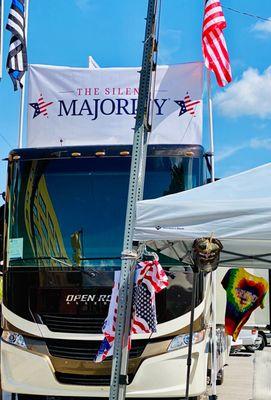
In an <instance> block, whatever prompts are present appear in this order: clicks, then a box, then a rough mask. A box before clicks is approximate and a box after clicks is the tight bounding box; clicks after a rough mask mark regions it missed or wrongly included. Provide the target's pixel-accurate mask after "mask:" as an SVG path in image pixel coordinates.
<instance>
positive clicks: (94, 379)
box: [55, 372, 133, 386]
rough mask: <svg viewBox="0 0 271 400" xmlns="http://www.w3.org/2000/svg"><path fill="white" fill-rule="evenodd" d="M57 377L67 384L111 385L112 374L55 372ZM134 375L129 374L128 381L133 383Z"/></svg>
mask: <svg viewBox="0 0 271 400" xmlns="http://www.w3.org/2000/svg"><path fill="white" fill-rule="evenodd" d="M55 376H56V379H57V380H58V381H59V382H60V383H64V384H66V385H83V386H110V378H111V376H110V375H77V374H63V373H62V372H56V373H55ZM132 379H133V375H132V374H130V375H128V382H129V383H131V381H132Z"/></svg>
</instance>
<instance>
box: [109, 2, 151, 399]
mask: <svg viewBox="0 0 271 400" xmlns="http://www.w3.org/2000/svg"><path fill="white" fill-rule="evenodd" d="M157 1H158V0H149V2H148V13H147V18H146V30H145V40H144V50H143V58H142V69H141V71H140V82H139V96H138V107H137V115H136V123H135V132H134V141H133V154H132V162H131V171H130V182H129V191H128V201H127V210H126V221H125V232H124V243H123V255H124V258H123V261H122V266H121V277H120V289H119V300H118V314H117V323H116V332H115V344H114V353H113V363H112V372H111V384H110V396H109V398H110V400H123V399H125V394H126V385H127V367H128V356H129V351H128V338H129V333H130V320H131V318H130V313H131V307H130V306H131V301H132V292H133V272H134V267H135V264H136V259H135V258H129V257H126V256H125V255H127V254H131V253H132V251H133V231H134V223H135V211H136V202H137V201H138V200H140V199H142V196H143V189H144V177H145V164H146V155H147V145H148V135H149V132H150V130H151V127H150V126H149V124H148V114H149V99H150V92H151V83H152V79H151V78H152V71H153V67H154V59H153V54H154V51H155V46H154V43H155V31H156V10H157ZM127 304H128V305H129V306H127Z"/></svg>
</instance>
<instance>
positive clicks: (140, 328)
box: [95, 260, 169, 362]
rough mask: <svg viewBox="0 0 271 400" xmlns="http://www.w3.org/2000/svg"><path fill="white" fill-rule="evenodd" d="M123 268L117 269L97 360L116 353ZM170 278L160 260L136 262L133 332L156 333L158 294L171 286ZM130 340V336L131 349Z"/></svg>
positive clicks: (99, 360)
mask: <svg viewBox="0 0 271 400" xmlns="http://www.w3.org/2000/svg"><path fill="white" fill-rule="evenodd" d="M119 282H120V271H117V273H116V272H115V279H114V287H113V291H112V296H111V301H110V305H109V312H108V316H107V318H106V320H105V323H104V326H103V329H102V330H103V334H104V339H103V341H102V343H101V345H100V348H99V350H98V354H97V356H96V359H95V362H101V361H103V360H104V359H105V358H106V357H108V356H110V355H112V354H113V347H114V340H115V330H116V320H117V304H118V291H119ZM168 284H169V283H168V277H167V275H166V273H165V271H164V270H163V268H162V267H161V265H160V264H159V262H158V260H154V261H144V262H141V263H139V264H138V265H137V268H136V273H135V283H134V292H133V302H132V317H131V330H130V333H131V334H136V333H152V332H156V326H157V318H156V304H155V293H159V292H160V291H161V290H163V289H164V288H166V287H167V286H168ZM130 347H131V340H130V338H129V348H130Z"/></svg>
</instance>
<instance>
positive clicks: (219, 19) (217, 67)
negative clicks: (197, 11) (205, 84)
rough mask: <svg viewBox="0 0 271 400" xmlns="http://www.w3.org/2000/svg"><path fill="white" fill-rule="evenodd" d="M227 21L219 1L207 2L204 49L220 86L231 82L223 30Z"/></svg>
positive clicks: (206, 58)
mask: <svg viewBox="0 0 271 400" xmlns="http://www.w3.org/2000/svg"><path fill="white" fill-rule="evenodd" d="M226 26H227V25H226V20H225V17H224V14H223V11H222V7H221V4H220V1H219V0H206V1H205V11H204V19H203V32H202V49H203V56H204V60H205V65H206V67H207V68H208V69H209V70H212V71H213V72H214V73H215V76H216V79H217V83H218V84H219V86H225V85H226V84H227V83H229V82H231V80H232V75H231V66H230V59H229V54H228V50H227V45H226V41H225V38H224V35H223V29H224V28H226Z"/></svg>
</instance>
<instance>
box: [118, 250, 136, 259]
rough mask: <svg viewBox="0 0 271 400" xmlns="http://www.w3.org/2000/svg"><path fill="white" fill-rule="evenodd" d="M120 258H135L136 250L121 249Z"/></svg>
mask: <svg viewBox="0 0 271 400" xmlns="http://www.w3.org/2000/svg"><path fill="white" fill-rule="evenodd" d="M121 259H122V260H137V259H138V254H137V252H136V251H133V250H123V251H122V253H121Z"/></svg>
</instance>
